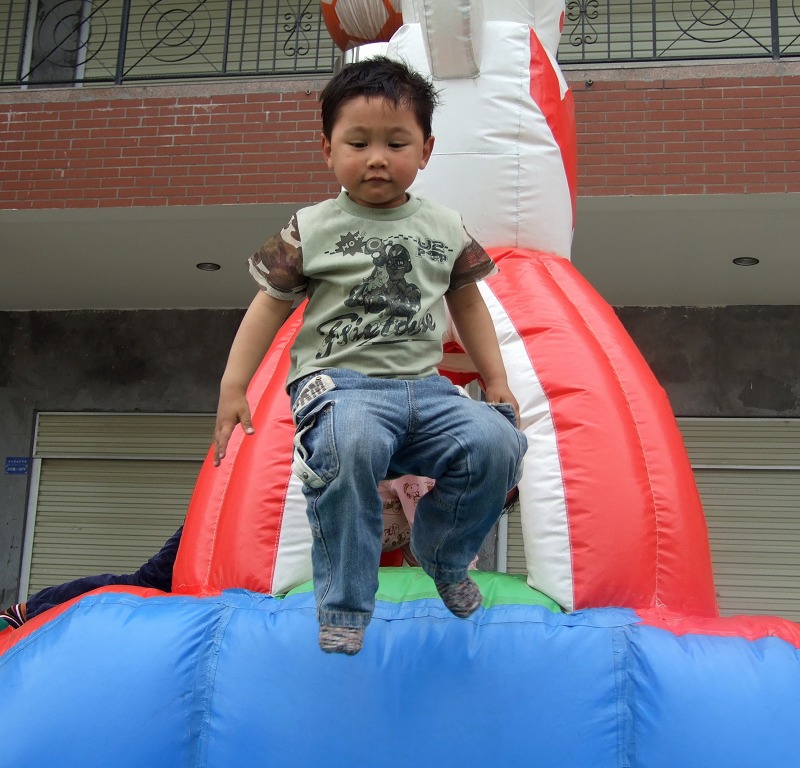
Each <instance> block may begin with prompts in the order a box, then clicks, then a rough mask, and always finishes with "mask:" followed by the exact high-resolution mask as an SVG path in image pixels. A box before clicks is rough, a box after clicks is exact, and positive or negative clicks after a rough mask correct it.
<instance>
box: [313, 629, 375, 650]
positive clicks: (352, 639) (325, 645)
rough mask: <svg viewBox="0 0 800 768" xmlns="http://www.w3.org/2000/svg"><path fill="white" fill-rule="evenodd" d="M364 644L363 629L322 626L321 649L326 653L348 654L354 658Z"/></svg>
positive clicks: (320, 631)
mask: <svg viewBox="0 0 800 768" xmlns="http://www.w3.org/2000/svg"><path fill="white" fill-rule="evenodd" d="M363 643H364V628H363V627H334V626H332V625H331V624H320V627H319V647H320V648H322V650H323V651H325V653H346V654H347V655H348V656H354V655H355V654H357V653H358V652H359V651H360V650H361V646H362V645H363Z"/></svg>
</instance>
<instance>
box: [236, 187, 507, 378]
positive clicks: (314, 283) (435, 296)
mask: <svg viewBox="0 0 800 768" xmlns="http://www.w3.org/2000/svg"><path fill="white" fill-rule="evenodd" d="M495 269H496V268H495V266H494V263H493V262H492V260H491V259H490V258H489V256H488V255H487V254H486V252H485V251H484V250H483V248H481V247H480V246H479V245H478V244H477V243H476V242H475V241H474V240H473V238H472V237H470V235H469V234H468V233H467V232H466V230H465V229H464V226H463V224H462V223H461V217H460V216H459V214H458V213H457V212H455V211H453V210H451V209H449V208H445V207H444V206H441V205H437V204H435V203H432V202H430V201H428V200H423V199H422V198H418V197H413V196H410V197H409V200H408V201H407V202H406V203H405V204H403V205H401V206H398V207H396V208H388V209H383V208H366V207H364V206H361V205H358V204H357V203H354V202H352V201H351V200H350V198H349V197H348V196H347V194H346V193H345V192H342V193H341V194H340V195H339V196H338V197H337V198H335V199H334V200H327V201H325V202H323V203H319V204H318V205H314V206H311V207H309V208H303V209H301V210H300V211H298V212H297V214H296V215H295V216H294V217H293V218H292V221H291V222H290V223H289V224H288V225H287V226H286V227H285V228H284V229H283V230H282V231H281V233H280V234H278V235H276V236H275V237H273V238H271V239H270V240H268V241H267V242H266V243H265V244H264V245H263V246H262V247H261V249H259V251H258V252H257V253H255V254H254V255H253V256H252V257H251V258H250V271H251V273H252V275H253V277H254V278H255V279H256V281H257V282H258V283H259V285H260V286H261V287H262V288H263V289H264V290H265V291H267V293H269V294H270V295H272V296H275V297H276V298H279V299H284V300H286V299H291V300H297V299H299V298H301V297H303V296H306V297H308V304H307V305H306V307H305V310H304V314H303V324H302V327H301V329H300V331H299V333H298V335H297V338H296V339H295V342H294V344H293V345H292V350H291V367H290V370H289V376H288V382H289V383H291V382H292V381H294V380H295V379H298V378H301V377H303V376H306V375H308V374H310V373H313V372H315V371H318V370H322V369H325V368H349V369H351V370H355V371H359V372H360V373H364V374H366V375H369V376H376V377H385V378H398V379H418V378H422V377H425V376H430V375H431V374H434V373H436V365H437V364H438V363H439V362H440V360H441V358H442V336H443V334H444V332H445V330H446V327H447V316H446V312H445V304H444V295H445V293H447V291H449V290H456V289H458V288H461V287H463V286H465V285H467V284H469V283H472V282H475V281H476V280H480V279H482V278H484V277H486V276H487V275H489V274H492V273H493V272H494V271H495Z"/></svg>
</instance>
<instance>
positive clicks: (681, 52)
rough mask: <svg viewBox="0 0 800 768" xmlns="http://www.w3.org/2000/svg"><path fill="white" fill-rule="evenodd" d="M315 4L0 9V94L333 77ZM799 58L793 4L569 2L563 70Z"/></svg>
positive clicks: (178, 0)
mask: <svg viewBox="0 0 800 768" xmlns="http://www.w3.org/2000/svg"><path fill="white" fill-rule="evenodd" d="M337 57H338V51H337V49H336V47H335V46H334V44H333V42H332V41H331V39H330V37H329V35H328V33H327V30H326V29H325V25H324V23H323V22H322V18H321V14H320V9H319V2H318V0H188V2H187V1H186V0H0V86H10V87H14V86H17V87H19V86H22V87H36V86H54V85H80V84H84V83H85V84H92V83H116V84H122V83H134V82H143V81H149V80H176V79H181V78H219V77H243V76H248V77H252V76H269V75H294V74H299V75H301V74H308V75H311V74H325V73H329V72H332V71H333V67H334V62H335V61H336V59H337ZM790 57H800V0H568V2H567V12H566V18H565V24H564V32H563V35H562V39H561V45H560V48H559V59H560V61H561V62H562V63H563V64H598V63H622V62H636V61H638V62H646V61H679V60H700V59H720V58H727V59H729V58H760V59H774V60H777V59H784V58H790Z"/></svg>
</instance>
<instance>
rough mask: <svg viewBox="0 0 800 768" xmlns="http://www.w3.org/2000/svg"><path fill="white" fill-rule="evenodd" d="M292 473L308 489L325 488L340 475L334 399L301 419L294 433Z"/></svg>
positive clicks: (310, 411)
mask: <svg viewBox="0 0 800 768" xmlns="http://www.w3.org/2000/svg"><path fill="white" fill-rule="evenodd" d="M292 472H293V473H294V474H295V475H296V476H297V477H298V478H299V479H300V480H302V482H303V484H304V485H307V486H308V487H309V488H322V487H324V486H326V485H327V484H328V483H330V481H331V480H333V479H334V478H335V477H336V475H338V474H339V457H338V454H337V452H336V442H335V440H334V433H333V403H332V402H324V403H320V404H319V405H317V406H316V407H315V408H311V409H310V410H309V411H308V412H307V413H304V414H303V415H302V417H301V418H300V420H299V422H298V424H297V429H296V431H295V434H294V455H293V457H292Z"/></svg>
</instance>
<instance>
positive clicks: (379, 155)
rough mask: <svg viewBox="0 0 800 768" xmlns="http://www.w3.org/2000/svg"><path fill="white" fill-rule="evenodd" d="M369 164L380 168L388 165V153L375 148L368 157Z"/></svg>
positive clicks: (371, 166)
mask: <svg viewBox="0 0 800 768" xmlns="http://www.w3.org/2000/svg"><path fill="white" fill-rule="evenodd" d="M367 165H368V166H369V167H370V168H380V167H383V166H384V165H386V155H385V154H384V153H383V152H381V151H380V150H377V149H376V150H374V151H372V152H370V153H369V157H368V158H367Z"/></svg>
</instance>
